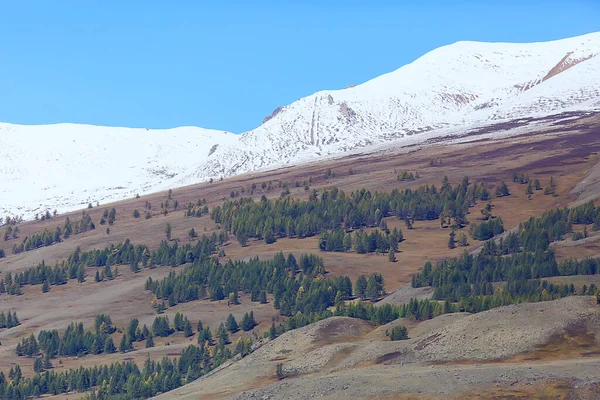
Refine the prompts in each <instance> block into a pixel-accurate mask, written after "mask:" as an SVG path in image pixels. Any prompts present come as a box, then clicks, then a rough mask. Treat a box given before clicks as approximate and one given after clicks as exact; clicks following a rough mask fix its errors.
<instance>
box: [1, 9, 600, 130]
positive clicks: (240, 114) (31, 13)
mask: <svg viewBox="0 0 600 400" xmlns="http://www.w3.org/2000/svg"><path fill="white" fill-rule="evenodd" d="M491 3H492V2H491V1H490V2H488V1H460V0H457V1H429V2H417V1H414V2H409V1H377V0H374V1H368V2H367V1H354V0H346V1H313V0H307V1H289V2H286V1H260V0H257V1H254V2H249V1H166V0H165V1H151V0H147V1H140V0H138V1H133V0H129V1H126V0H125V1H117V0H105V1H100V0H95V1H94V0H87V1H80V0H78V1H70V0H62V1H56V2H53V1H42V0H39V1H28V0H20V1H12V2H9V1H3V2H1V3H0V15H2V21H1V23H0V94H1V95H0V121H3V122H13V123H23V124H46V123H57V122H74V123H88V124H95V125H111V126H131V127H148V128H169V127H175V126H184V125H196V126H202V127H205V128H213V129H223V130H228V131H232V132H236V133H240V132H243V131H246V130H249V129H252V128H254V127H256V126H257V125H259V124H260V123H261V121H262V119H263V117H264V116H265V115H267V114H269V113H270V112H271V111H272V110H273V109H274V108H276V107H277V106H279V105H285V104H288V103H290V102H292V101H294V100H296V99H298V98H300V97H303V96H306V95H309V94H311V93H314V92H315V91H318V90H322V89H338V88H342V87H345V86H347V85H349V84H358V83H361V82H364V81H366V80H368V79H370V78H373V77H375V76H377V75H380V74H382V73H386V72H389V71H392V70H394V69H397V68H399V67H400V66H402V65H404V64H406V63H409V62H411V61H413V60H414V59H416V58H418V57H419V56H421V55H423V54H424V53H426V52H427V51H429V50H432V49H434V48H436V47H439V46H441V45H445V44H449V43H452V42H455V41H458V40H480V41H514V42H530V41H545V40H552V39H560V38H564V37H569V36H576V35H580V34H585V33H589V32H594V31H598V30H600V18H599V17H600V2H599V1H596V0H588V1H583V0H581V1H578V0H571V1H566V0H564V1H553V0H544V1H535V0H530V1H511V0H508V1H501V2H494V3H495V4H493V5H492V4H491Z"/></svg>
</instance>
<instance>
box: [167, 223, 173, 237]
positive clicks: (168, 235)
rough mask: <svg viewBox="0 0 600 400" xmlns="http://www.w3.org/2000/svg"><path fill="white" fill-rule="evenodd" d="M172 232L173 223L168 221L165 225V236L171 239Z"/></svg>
mask: <svg viewBox="0 0 600 400" xmlns="http://www.w3.org/2000/svg"><path fill="white" fill-rule="evenodd" d="M171 233H172V228H171V224H170V223H167V226H166V227H165V237H166V238H167V240H171Z"/></svg>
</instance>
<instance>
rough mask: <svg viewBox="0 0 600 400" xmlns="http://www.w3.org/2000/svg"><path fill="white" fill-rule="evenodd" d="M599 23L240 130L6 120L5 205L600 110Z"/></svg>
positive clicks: (441, 62)
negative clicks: (579, 32) (594, 27)
mask: <svg viewBox="0 0 600 400" xmlns="http://www.w3.org/2000/svg"><path fill="white" fill-rule="evenodd" d="M599 54H600V32H598V33H591V34H588V35H583V36H578V37H574V38H569V39H563V40H557V41H552V42H543V43H519V44H516V43H480V42H457V43H454V44H451V45H448V46H444V47H440V48H438V49H435V50H433V51H431V52H429V53H427V54H425V55H424V56H422V57H421V58H419V59H417V60H416V61H414V62H412V63H410V64H407V65H405V66H403V67H401V68H399V69H397V70H396V71H393V72H390V73H388V74H385V75H382V76H379V77H377V78H374V79H372V80H370V81H367V82H365V83H363V84H361V85H357V86H354V87H351V88H347V89H342V90H325V91H320V92H317V93H315V94H313V95H311V96H308V97H304V98H301V99H300V100H298V101H295V102H294V103H292V104H290V105H287V106H284V107H282V108H281V110H279V112H278V113H276V114H275V115H273V117H272V118H271V119H269V120H268V121H267V122H265V123H264V124H262V125H260V126H259V127H257V128H256V129H253V130H251V131H248V132H245V133H242V134H240V135H235V134H232V133H228V132H223V131H214V130H208V129H202V128H195V127H181V128H175V129H168V130H152V129H132V128H113V127H99V126H89V125H75V124H57V125H39V126H23V125H14V124H7V123H5V124H0V182H2V184H1V185H0V215H23V216H24V217H25V218H31V217H33V215H34V214H35V213H39V212H43V211H45V210H46V209H50V210H54V209H57V210H58V211H59V212H64V211H70V210H74V209H77V208H82V207H85V206H86V205H87V204H88V203H89V202H94V203H95V202H96V201H100V202H101V203H106V202H108V201H111V200H119V199H123V198H126V197H132V196H134V195H135V194H136V193H139V194H144V193H150V192H155V191H158V190H163V189H167V188H174V187H177V186H183V185H188V184H194V183H199V182H203V181H206V180H208V179H210V178H219V177H226V176H232V175H235V174H240V173H244V172H249V171H255V170H259V169H269V168H276V167H278V166H281V165H285V164H291V163H294V164H297V163H301V162H304V161H309V160H316V159H322V158H325V157H335V156H338V155H341V154H343V153H345V152H348V151H351V150H356V149H363V151H364V150H365V148H368V147H369V148H371V147H372V148H381V147H382V144H385V143H387V142H390V143H389V145H390V146H392V145H393V146H396V147H397V146H403V145H406V144H414V143H418V142H419V141H422V140H425V139H431V138H432V137H440V136H444V135H448V134H450V133H452V132H456V131H458V130H464V129H474V128H477V127H483V126H487V125H490V124H496V123H498V122H502V121H510V120H516V119H521V118H524V117H540V116H547V115H553V114H560V113H563V112H568V111H600V79H599V78H600V57H599V56H598V55H599Z"/></svg>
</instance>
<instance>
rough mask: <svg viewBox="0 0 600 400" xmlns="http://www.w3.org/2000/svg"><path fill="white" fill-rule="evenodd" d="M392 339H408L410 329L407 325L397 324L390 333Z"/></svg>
mask: <svg viewBox="0 0 600 400" xmlns="http://www.w3.org/2000/svg"><path fill="white" fill-rule="evenodd" d="M389 337H390V340H392V341H395V340H406V339H408V330H407V329H406V327H405V326H396V327H394V328H392V332H391V333H390V335H389Z"/></svg>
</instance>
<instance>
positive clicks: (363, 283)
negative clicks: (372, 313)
mask: <svg viewBox="0 0 600 400" xmlns="http://www.w3.org/2000/svg"><path fill="white" fill-rule="evenodd" d="M354 294H356V295H357V296H358V297H359V298H360V299H361V300H366V299H367V278H365V276H364V275H359V277H358V278H357V279H356V283H355V288H354Z"/></svg>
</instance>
